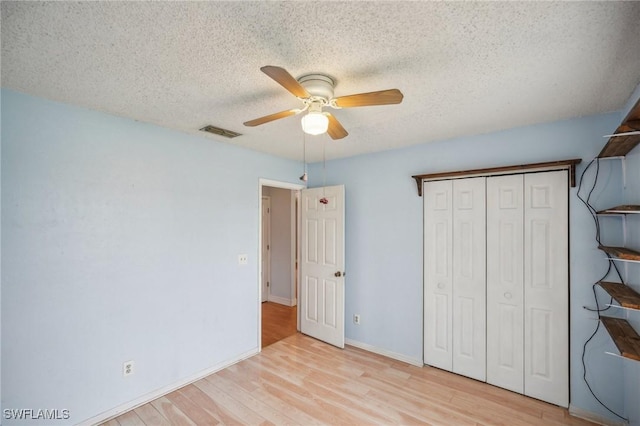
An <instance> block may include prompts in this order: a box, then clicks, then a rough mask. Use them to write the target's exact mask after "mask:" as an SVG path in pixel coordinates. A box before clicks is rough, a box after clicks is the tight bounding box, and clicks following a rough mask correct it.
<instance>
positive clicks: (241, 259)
mask: <svg viewBox="0 0 640 426" xmlns="http://www.w3.org/2000/svg"><path fill="white" fill-rule="evenodd" d="M248 263H249V256H247V255H246V254H239V255H238V265H246V264H248Z"/></svg>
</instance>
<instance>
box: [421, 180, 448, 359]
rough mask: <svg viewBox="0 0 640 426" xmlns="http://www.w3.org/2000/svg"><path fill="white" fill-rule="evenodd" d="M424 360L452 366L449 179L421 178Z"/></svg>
mask: <svg viewBox="0 0 640 426" xmlns="http://www.w3.org/2000/svg"><path fill="white" fill-rule="evenodd" d="M422 185H423V186H422V196H423V197H424V280H425V286H424V362H425V363H426V364H429V365H432V366H434V367H438V368H442V369H444V370H447V371H451V370H452V369H453V349H452V346H453V334H452V328H453V327H452V321H453V316H452V315H453V311H452V300H453V288H452V284H453V280H452V256H453V250H452V242H451V240H452V226H451V220H452V210H451V209H452V196H453V195H452V190H453V184H452V182H451V181H450V180H443V181H435V182H424V183H423V184H422Z"/></svg>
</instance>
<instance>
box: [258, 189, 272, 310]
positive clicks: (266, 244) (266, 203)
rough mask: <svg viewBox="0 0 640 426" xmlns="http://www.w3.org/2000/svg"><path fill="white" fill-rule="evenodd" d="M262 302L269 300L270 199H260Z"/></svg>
mask: <svg viewBox="0 0 640 426" xmlns="http://www.w3.org/2000/svg"><path fill="white" fill-rule="evenodd" d="M261 250H262V256H261V257H260V259H261V260H260V261H261V262H262V264H261V266H262V277H260V278H261V282H262V301H263V302H266V301H267V300H269V286H270V283H269V281H270V280H271V197H262V248H261Z"/></svg>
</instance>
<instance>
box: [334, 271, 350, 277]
mask: <svg viewBox="0 0 640 426" xmlns="http://www.w3.org/2000/svg"><path fill="white" fill-rule="evenodd" d="M333 275H334V276H336V277H342V276H345V275H347V273H346V272H340V271H338V272H336V273H335V274H333Z"/></svg>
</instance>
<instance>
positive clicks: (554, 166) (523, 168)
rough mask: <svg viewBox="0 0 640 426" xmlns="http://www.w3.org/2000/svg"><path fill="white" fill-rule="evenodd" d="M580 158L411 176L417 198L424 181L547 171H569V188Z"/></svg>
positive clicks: (573, 181) (420, 193)
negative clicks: (415, 185) (416, 191)
mask: <svg viewBox="0 0 640 426" xmlns="http://www.w3.org/2000/svg"><path fill="white" fill-rule="evenodd" d="M581 162H582V160H581V159H580V158H574V159H571V160H561V161H548V162H545V163H532V164H520V165H517V166H502V167H490V168H486V169H475V170H458V171H452V172H439V173H427V174H422V175H414V176H411V177H412V178H414V179H415V180H416V184H417V185H418V196H420V197H422V182H423V181H425V180H439V179H452V178H456V177H458V178H463V177H472V176H497V175H507V174H513V173H522V172H535V171H549V170H566V169H569V177H570V182H569V183H570V184H571V187H572V188H573V187H575V186H576V164H580V163H581Z"/></svg>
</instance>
